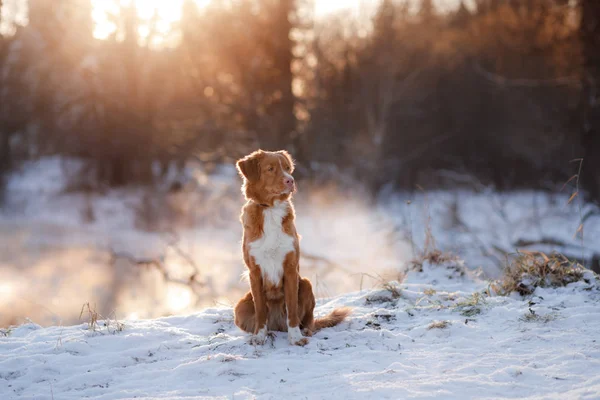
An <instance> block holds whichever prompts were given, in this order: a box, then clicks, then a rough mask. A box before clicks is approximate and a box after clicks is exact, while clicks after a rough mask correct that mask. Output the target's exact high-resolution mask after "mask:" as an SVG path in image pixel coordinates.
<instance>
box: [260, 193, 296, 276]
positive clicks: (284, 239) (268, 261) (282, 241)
mask: <svg viewBox="0 0 600 400" xmlns="http://www.w3.org/2000/svg"><path fill="white" fill-rule="evenodd" d="M287 213H288V203H287V202H283V203H281V202H276V203H275V205H274V206H273V207H270V208H267V209H265V210H263V218H264V223H263V235H262V236H261V238H260V239H257V240H255V241H254V242H251V243H250V255H251V256H252V257H254V261H255V262H256V264H258V265H259V266H260V270H261V272H262V276H263V279H265V280H268V281H270V282H271V283H273V284H275V285H277V284H279V283H280V282H281V278H282V277H283V260H284V259H285V256H286V255H287V254H288V253H290V252H292V251H294V238H293V237H291V236H290V235H288V234H286V233H285V232H284V231H283V229H282V224H281V222H282V220H283V217H285V216H286V215H287Z"/></svg>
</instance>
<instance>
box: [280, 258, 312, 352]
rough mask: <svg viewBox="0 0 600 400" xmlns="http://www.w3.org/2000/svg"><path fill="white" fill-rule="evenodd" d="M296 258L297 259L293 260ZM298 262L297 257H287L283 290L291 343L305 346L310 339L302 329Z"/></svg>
mask: <svg viewBox="0 0 600 400" xmlns="http://www.w3.org/2000/svg"><path fill="white" fill-rule="evenodd" d="M293 259H296V260H293ZM299 279H300V277H299V275H298V264H297V257H290V256H289V255H288V257H286V260H285V264H284V276H283V291H284V293H285V307H286V309H287V326H288V340H289V341H290V344H295V345H298V346H304V345H306V344H307V343H308V339H307V338H305V337H304V336H302V332H301V331H300V326H299V325H300V318H299V317H298V282H299Z"/></svg>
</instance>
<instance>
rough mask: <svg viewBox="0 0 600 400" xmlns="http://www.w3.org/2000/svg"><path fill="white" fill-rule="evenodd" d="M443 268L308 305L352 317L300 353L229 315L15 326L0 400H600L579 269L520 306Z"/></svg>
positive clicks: (590, 314)
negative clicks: (250, 331)
mask: <svg viewBox="0 0 600 400" xmlns="http://www.w3.org/2000/svg"><path fill="white" fill-rule="evenodd" d="M454 266H455V265H445V266H431V265H429V264H425V265H424V266H423V271H422V272H411V273H409V275H408V276H407V277H406V279H405V280H404V281H403V282H402V283H399V284H395V285H392V286H390V287H388V289H387V290H386V289H382V290H377V291H365V292H359V293H352V294H347V295H342V296H339V297H336V298H332V299H329V300H327V301H321V302H320V304H319V305H318V307H317V310H316V312H317V314H320V315H322V314H325V313H327V312H328V311H330V310H331V309H333V308H334V307H338V306H342V305H350V306H352V307H354V314H353V316H352V317H351V319H350V320H349V321H348V322H346V323H344V324H342V325H340V326H338V327H335V328H332V329H326V330H323V331H321V332H319V333H317V334H316V335H315V336H314V337H313V338H312V339H311V341H310V343H309V344H308V345H307V346H306V347H293V346H290V345H289V344H288V342H287V339H286V334H284V333H277V334H276V336H275V338H274V340H273V341H272V343H268V344H267V345H265V346H264V347H253V346H251V345H249V344H248V337H247V336H246V335H245V334H243V333H242V332H241V331H240V330H238V329H237V328H236V327H235V325H234V324H233V321H232V310H231V309H230V308H213V309H207V310H204V311H202V312H200V313H196V314H192V315H188V316H179V317H169V318H162V319H156V320H138V321H125V325H124V329H123V330H122V331H121V332H114V333H108V332H107V329H106V328H101V331H100V332H91V331H89V330H88V329H87V328H88V327H87V325H85V324H84V325H79V326H72V327H49V328H42V327H40V326H38V325H35V324H33V323H29V324H25V325H22V326H19V327H17V328H14V329H13V330H12V331H11V332H9V333H8V336H7V337H0V399H56V400H59V399H60V400H67V399H81V398H93V399H132V398H138V399H155V398H161V399H192V398H194V399H196V398H228V399H231V398H236V399H245V398H264V399H279V398H309V399H325V398H327V399H365V398H369V399H384V398H393V399H398V398H446V399H468V398H494V399H498V398H531V399H534V398H544V399H565V398H585V399H593V398H598V397H600V375H599V374H598V373H597V372H598V371H600V304H599V302H600V291H599V290H598V286H597V283H596V279H595V278H594V277H593V276H591V273H589V275H588V278H590V279H588V283H586V282H577V283H573V284H570V285H569V286H567V287H564V288H560V289H537V291H536V292H535V294H534V296H532V297H529V298H521V297H518V296H516V295H515V296H512V297H499V296H498V297H485V296H479V295H478V293H481V292H482V291H485V290H486V288H487V287H488V282H485V281H479V280H478V279H477V278H475V277H472V276H470V275H464V276H463V275H461V274H460V273H459V272H460V268H459V272H457V271H456V270H455V268H454ZM390 289H391V290H390ZM111 326H112V327H113V328H114V327H115V325H114V323H113V324H112V325H111ZM111 332H112V328H111Z"/></svg>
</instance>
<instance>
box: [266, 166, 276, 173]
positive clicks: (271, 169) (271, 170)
mask: <svg viewBox="0 0 600 400" xmlns="http://www.w3.org/2000/svg"><path fill="white" fill-rule="evenodd" d="M274 170H275V168H273V166H272V165H271V166H269V168H267V171H269V172H273V171H274Z"/></svg>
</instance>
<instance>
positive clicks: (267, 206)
mask: <svg viewBox="0 0 600 400" xmlns="http://www.w3.org/2000/svg"><path fill="white" fill-rule="evenodd" d="M254 204H256V205H259V206H261V207H265V208H269V207H271V206H270V205H268V204H266V203H257V202H256V201H255V202H254Z"/></svg>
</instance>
